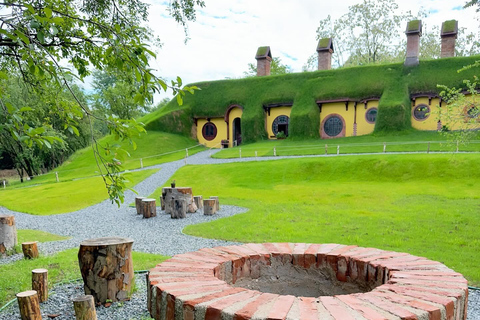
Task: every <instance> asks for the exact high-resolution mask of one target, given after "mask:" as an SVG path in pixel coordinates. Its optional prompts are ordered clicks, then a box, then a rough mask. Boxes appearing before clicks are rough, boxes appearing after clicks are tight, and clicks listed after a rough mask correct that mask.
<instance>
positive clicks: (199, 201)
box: [193, 196, 203, 209]
mask: <svg viewBox="0 0 480 320" xmlns="http://www.w3.org/2000/svg"><path fill="white" fill-rule="evenodd" d="M193 201H194V202H195V205H196V206H197V208H198V209H202V208H203V197H202V196H194V197H193Z"/></svg>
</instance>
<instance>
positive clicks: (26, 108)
mask: <svg viewBox="0 0 480 320" xmlns="http://www.w3.org/2000/svg"><path fill="white" fill-rule="evenodd" d="M18 111H20V112H26V111H33V109H32V108H30V107H23V108H20V110H18Z"/></svg>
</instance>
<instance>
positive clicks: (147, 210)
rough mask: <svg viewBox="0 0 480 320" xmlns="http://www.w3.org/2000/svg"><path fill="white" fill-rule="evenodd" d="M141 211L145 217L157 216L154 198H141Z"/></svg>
mask: <svg viewBox="0 0 480 320" xmlns="http://www.w3.org/2000/svg"><path fill="white" fill-rule="evenodd" d="M142 213H143V217H144V218H146V219H148V218H151V217H156V216H157V202H156V201H155V199H150V198H145V199H142Z"/></svg>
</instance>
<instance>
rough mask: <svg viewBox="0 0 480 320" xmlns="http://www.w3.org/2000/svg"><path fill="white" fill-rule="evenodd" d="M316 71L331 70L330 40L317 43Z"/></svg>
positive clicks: (324, 39) (331, 43) (331, 45)
mask: <svg viewBox="0 0 480 320" xmlns="http://www.w3.org/2000/svg"><path fill="white" fill-rule="evenodd" d="M317 52H318V70H330V69H332V53H333V52H334V51H333V42H332V38H323V39H320V40H319V41H318V45H317Z"/></svg>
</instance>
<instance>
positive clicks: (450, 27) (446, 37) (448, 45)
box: [440, 20, 458, 58]
mask: <svg viewBox="0 0 480 320" xmlns="http://www.w3.org/2000/svg"><path fill="white" fill-rule="evenodd" d="M457 34H458V21H456V20H448V21H445V22H444V23H442V31H441V32H440V37H442V50H441V52H440V58H447V57H454V56H455V40H456V39H457Z"/></svg>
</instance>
